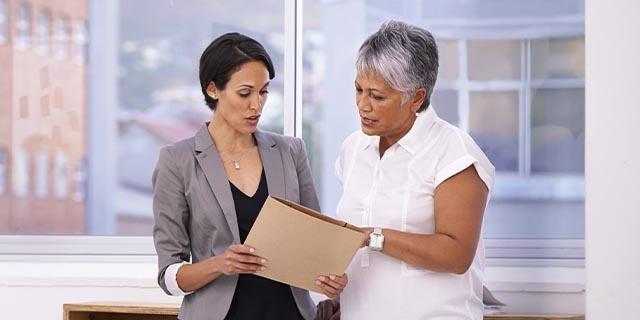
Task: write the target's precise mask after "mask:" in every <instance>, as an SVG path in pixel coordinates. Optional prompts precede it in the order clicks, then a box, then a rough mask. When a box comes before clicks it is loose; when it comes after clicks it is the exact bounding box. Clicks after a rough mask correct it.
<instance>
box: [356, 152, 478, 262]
mask: <svg viewBox="0 0 640 320" xmlns="http://www.w3.org/2000/svg"><path fill="white" fill-rule="evenodd" d="M487 196H488V189H487V187H486V185H485V184H484V182H483V181H482V179H480V176H479V175H478V173H477V172H476V169H475V167H474V166H473V165H471V166H469V167H467V168H466V169H464V170H463V171H461V172H459V173H458V174H456V175H454V176H452V177H450V178H449V179H447V180H445V181H444V182H442V183H441V184H440V185H439V186H438V187H437V188H436V191H435V196H434V199H435V204H434V205H435V223H436V228H435V229H436V230H435V233H434V234H416V233H408V232H401V231H397V230H393V229H383V234H384V237H385V242H384V248H383V253H385V254H387V255H389V256H392V257H394V258H397V259H399V260H402V261H404V262H406V263H409V264H411V265H413V266H416V267H420V268H424V269H428V270H431V271H436V272H451V273H457V274H462V273H465V272H466V271H467V269H469V267H470V266H471V263H472V262H473V258H474V255H475V251H476V247H477V245H478V241H479V238H480V229H481V227H482V217H483V215H484V208H485V205H486V202H487ZM365 231H366V232H368V233H370V232H372V229H371V228H365Z"/></svg>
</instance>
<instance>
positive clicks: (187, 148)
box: [160, 137, 195, 163]
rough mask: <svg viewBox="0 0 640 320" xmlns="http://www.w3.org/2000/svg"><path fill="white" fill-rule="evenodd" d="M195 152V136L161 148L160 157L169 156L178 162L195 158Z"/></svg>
mask: <svg viewBox="0 0 640 320" xmlns="http://www.w3.org/2000/svg"><path fill="white" fill-rule="evenodd" d="M194 152H195V137H190V138H186V139H183V140H180V141H177V142H174V143H171V144H168V145H165V146H163V147H161V148H160V158H161V159H162V158H163V157H164V158H167V157H168V158H169V159H171V160H173V161H175V162H177V163H185V161H186V160H188V159H190V158H193V154H194Z"/></svg>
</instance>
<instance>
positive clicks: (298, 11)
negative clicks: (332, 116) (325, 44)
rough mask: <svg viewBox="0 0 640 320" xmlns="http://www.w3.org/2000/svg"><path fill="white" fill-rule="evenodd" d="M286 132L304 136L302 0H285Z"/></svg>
mask: <svg viewBox="0 0 640 320" xmlns="http://www.w3.org/2000/svg"><path fill="white" fill-rule="evenodd" d="M284 43H285V46H284V109H283V113H284V117H283V118H284V119H283V121H284V134H285V135H289V136H296V137H301V136H302V1H301V0H287V1H285V2H284Z"/></svg>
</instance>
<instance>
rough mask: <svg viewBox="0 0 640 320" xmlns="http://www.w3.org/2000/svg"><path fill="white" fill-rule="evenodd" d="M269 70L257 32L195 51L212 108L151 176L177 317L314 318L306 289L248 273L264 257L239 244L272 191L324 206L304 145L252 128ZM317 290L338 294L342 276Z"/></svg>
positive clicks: (159, 247) (162, 265) (157, 237)
mask: <svg viewBox="0 0 640 320" xmlns="http://www.w3.org/2000/svg"><path fill="white" fill-rule="evenodd" d="M274 76H275V72H274V69H273V64H272V62H271V58H270V57H269V55H268V54H267V52H266V51H265V49H264V48H263V47H262V45H260V44H259V43H258V42H257V41H255V40H254V39H251V38H249V37H247V36H244V35H241V34H239V33H228V34H225V35H222V36H221V37H219V38H217V39H215V40H214V41H213V42H212V43H211V44H210V45H209V46H208V47H207V48H206V50H205V51H204V52H203V54H202V57H201V58H200V85H201V87H202V93H203V95H204V98H205V102H206V104H207V105H208V106H209V108H210V109H211V110H212V111H213V117H212V119H211V121H210V122H208V123H206V124H204V125H203V126H202V127H201V128H200V130H199V131H198V132H197V133H196V135H195V136H194V137H191V138H188V139H186V140H183V141H179V142H176V143H174V144H172V145H169V146H166V147H163V148H162V149H161V150H160V156H159V159H158V164H157V166H156V169H155V171H154V174H153V191H154V193H153V212H154V218H155V225H154V230H153V238H154V243H155V247H156V251H157V253H158V267H159V272H158V283H159V285H160V287H162V289H163V290H164V291H165V292H166V293H167V294H170V295H186V296H185V297H184V299H183V302H182V306H181V308H180V315H179V318H180V319H183V320H189V319H313V318H314V317H315V306H314V304H313V302H312V300H311V298H310V297H309V293H308V292H307V291H306V290H303V289H300V288H296V287H291V286H289V285H286V284H284V283H280V282H277V281H273V280H269V279H266V278H263V277H259V276H256V275H254V273H255V272H256V271H258V270H264V268H268V267H269V262H268V261H266V260H265V259H264V258H263V257H260V256H257V255H256V254H254V253H255V250H254V249H253V248H251V247H249V246H245V245H243V244H242V243H244V240H245V239H246V237H247V235H248V233H249V230H250V229H251V227H252V226H253V223H254V222H255V220H256V217H257V215H258V213H259V211H260V209H261V208H262V205H263V203H264V202H265V200H266V199H267V197H268V195H270V194H271V195H274V196H278V197H281V198H285V199H288V200H291V201H293V202H297V203H300V204H302V205H304V206H307V207H310V208H312V209H315V210H318V211H319V210H320V208H319V204H318V199H317V196H316V192H315V189H314V186H313V180H312V178H311V171H310V168H309V162H308V160H307V155H306V151H305V146H304V143H303V141H302V140H301V139H299V138H294V137H286V136H282V135H279V134H275V133H271V132H266V131H262V130H259V129H257V125H258V121H259V119H260V115H261V113H262V108H263V106H264V104H265V101H266V99H267V95H268V92H269V91H268V88H269V82H270V80H271V79H273V77H274ZM330 277H332V278H334V279H335V281H333V282H331V283H326V284H324V286H323V290H325V293H326V294H328V295H331V296H333V295H335V294H338V293H339V292H340V291H341V290H342V288H344V285H345V284H346V276H339V277H338V276H333V275H332V276H330Z"/></svg>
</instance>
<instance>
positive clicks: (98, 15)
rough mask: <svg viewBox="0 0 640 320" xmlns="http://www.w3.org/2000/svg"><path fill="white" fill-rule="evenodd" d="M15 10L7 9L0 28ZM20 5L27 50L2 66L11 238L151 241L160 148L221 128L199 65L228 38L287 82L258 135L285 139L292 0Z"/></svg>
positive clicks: (2, 206)
mask: <svg viewBox="0 0 640 320" xmlns="http://www.w3.org/2000/svg"><path fill="white" fill-rule="evenodd" d="M5 7H6V1H2V0H0V27H2V26H3V23H4V21H7V19H6V16H5V12H6V10H5ZM16 8H17V10H16V19H15V20H13V21H16V41H15V43H14V44H12V45H13V46H14V47H15V48H17V49H20V50H13V52H14V53H13V58H12V59H11V60H10V61H12V64H13V65H12V66H13V68H1V69H0V73H3V74H2V78H7V79H11V83H4V82H0V85H1V86H5V88H6V90H7V91H6V92H10V93H11V94H10V96H9V97H0V103H1V104H2V106H4V105H5V103H6V105H8V106H9V107H8V108H4V107H3V108H0V123H2V128H3V129H2V130H3V131H2V135H0V150H2V151H3V152H2V153H1V154H0V183H1V184H3V185H6V184H8V183H10V184H11V186H10V187H9V186H1V188H0V191H1V192H0V197H2V199H0V215H1V217H0V218H2V219H3V220H2V221H9V223H8V224H7V226H3V227H2V228H0V233H1V234H13V235H68V234H83V235H143V236H149V235H151V229H152V225H153V214H152V211H151V210H152V207H151V199H152V189H151V174H152V171H153V168H154V166H155V163H156V160H157V158H158V151H159V148H160V147H161V146H163V145H166V144H169V143H173V142H176V141H178V140H180V139H183V138H186V137H189V136H191V135H193V134H194V133H195V131H196V130H198V128H199V127H200V126H202V125H203V123H204V122H205V121H208V120H210V119H211V115H212V114H211V112H210V111H209V109H208V108H207V107H206V106H205V104H204V99H203V97H202V92H201V89H200V84H199V80H198V62H199V58H200V54H201V53H202V51H203V50H204V48H205V47H206V46H207V45H208V44H209V43H210V42H211V41H212V40H213V39H214V38H215V37H217V36H219V35H221V34H222V33H225V32H231V31H238V32H241V33H244V34H247V35H249V36H251V37H253V38H255V39H257V40H258V41H259V42H260V43H262V44H263V45H264V46H265V47H266V49H267V51H268V52H269V53H270V54H271V57H272V60H273V62H274V65H275V69H276V74H277V76H276V78H275V79H274V80H273V81H272V82H271V85H270V88H269V89H270V90H269V99H268V101H267V105H266V106H265V109H264V112H263V114H262V118H261V124H260V126H261V127H262V128H263V129H266V130H271V131H275V132H280V133H282V132H283V130H284V129H283V118H284V116H283V112H284V108H283V100H284V80H283V79H284V75H283V72H284V71H283V69H284V2H283V1H279V0H272V1H271V0H270V1H259V2H255V1H248V0H247V1H236V0H233V1H232V0H228V1H227V0H224V1H215V2H212V1H202V0H188V1H156V0H138V1H101V0H96V1H91V0H80V1H73V2H60V3H58V4H55V3H51V4H47V7H42V6H40V5H39V3H36V2H34V3H32V2H30V1H29V0H24V1H21V2H20V4H19V6H17V7H16ZM32 11H33V12H35V14H33V15H34V17H33V23H32V19H31V15H32ZM176 26H181V27H176ZM89 28H91V29H89ZM32 29H33V33H34V37H35V38H34V39H35V41H34V46H33V47H31V46H29V43H30V40H29V39H30V35H31V32H32ZM0 35H1V33H0ZM90 35H95V38H92V39H91V37H90ZM52 40H53V41H52ZM7 49H8V50H10V49H11V45H9V46H7ZM0 50H2V49H0ZM89 52H90V53H91V54H89V55H88V54H87V53H89ZM33 53H37V55H34V54H33ZM85 61H86V62H87V63H85ZM6 73H9V74H6ZM4 90H5V89H4V88H3V89H2V90H0V91H1V92H5V91H4ZM8 90H10V91H8ZM5 98H6V100H4V99H5ZM5 124H6V126H5ZM4 128H8V129H7V130H8V131H7V134H6V135H5V129H4ZM111 128H113V130H111Z"/></svg>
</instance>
